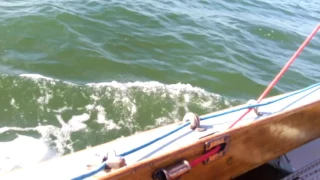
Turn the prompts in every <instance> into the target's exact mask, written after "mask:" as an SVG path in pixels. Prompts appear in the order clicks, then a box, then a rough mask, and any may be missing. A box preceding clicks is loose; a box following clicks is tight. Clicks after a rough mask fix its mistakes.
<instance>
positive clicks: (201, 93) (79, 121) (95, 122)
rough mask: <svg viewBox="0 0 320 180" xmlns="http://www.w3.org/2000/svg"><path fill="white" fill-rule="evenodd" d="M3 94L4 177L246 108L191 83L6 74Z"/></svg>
mask: <svg viewBox="0 0 320 180" xmlns="http://www.w3.org/2000/svg"><path fill="white" fill-rule="evenodd" d="M0 91H2V92H0V93H1V94H7V96H5V97H3V99H2V104H1V105H2V106H3V108H2V109H0V113H1V114H2V121H1V127H2V128H0V134H1V136H0V141H1V148H0V150H1V153H2V154H5V156H2V157H3V158H5V159H4V160H1V162H6V163H3V164H1V167H0V172H1V171H6V170H9V169H12V168H14V167H18V166H22V165H24V164H28V163H33V162H35V161H42V160H43V159H45V158H50V157H54V156H61V155H65V154H69V153H72V152H74V151H78V150H81V149H85V148H88V147H91V146H95V145H98V144H101V143H105V142H108V141H111V140H114V139H116V138H119V137H121V136H128V135H131V134H134V133H136V132H139V131H144V130H147V129H151V128H154V127H158V126H161V125H165V124H169V123H173V122H176V121H180V120H181V119H182V117H183V115H184V114H185V112H187V111H193V112H197V113H199V114H205V113H209V112H212V111H216V110H219V109H224V108H227V107H230V106H233V105H236V104H239V103H240V102H237V101H235V100H230V99H228V98H224V97H222V96H220V95H217V94H214V93H209V92H207V91H205V90H204V89H201V88H199V87H193V86H192V85H190V84H181V83H177V84H169V85H168V84H163V83H160V82H155V81H150V82H126V83H122V82H116V81H112V82H105V83H89V84H75V83H70V82H64V81H59V80H56V79H54V78H49V77H45V76H42V75H38V74H22V75H20V76H19V77H14V76H8V75H3V76H1V77H0ZM24 147H27V149H26V148H24ZM28 148H30V149H28ZM10 149H15V150H17V151H19V152H15V151H12V150H11V151H10ZM22 149H26V150H24V151H22ZM32 150H33V151H32ZM7 161H10V162H9V163H8V162H7ZM6 165H7V166H6Z"/></svg>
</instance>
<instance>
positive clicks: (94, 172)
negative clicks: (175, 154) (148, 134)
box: [72, 83, 320, 180]
mask: <svg viewBox="0 0 320 180" xmlns="http://www.w3.org/2000/svg"><path fill="white" fill-rule="evenodd" d="M319 85H320V83H317V84H314V85H311V86H308V87H306V88H303V89H301V90H298V91H295V92H293V93H289V94H288V95H286V96H283V97H281V98H278V99H275V100H272V101H268V102H265V103H259V104H254V105H249V106H243V107H240V108H237V109H233V110H230V111H225V112H222V113H218V114H214V115H210V116H206V117H202V118H200V120H208V119H212V118H215V117H220V116H223V115H227V114H231V113H234V112H238V111H241V110H245V109H250V108H258V107H261V106H266V105H269V104H273V103H276V102H278V101H281V100H283V99H287V98H289V97H292V96H294V95H297V94H300V93H303V92H305V91H308V90H310V89H312V88H315V87H317V86H319ZM189 124H190V122H187V123H184V124H182V125H180V126H179V127H177V128H175V129H173V130H172V131H170V132H168V133H166V134H164V135H162V136H160V137H158V138H156V139H154V140H152V141H149V142H147V143H145V144H142V145H140V146H138V147H136V148H133V149H131V150H129V151H126V152H124V153H122V154H120V155H119V156H121V157H125V156H127V155H130V154H132V153H134V152H136V151H139V150H141V149H143V148H145V147H147V146H149V145H151V144H153V143H155V142H157V141H159V140H161V139H163V138H165V137H167V136H169V135H171V134H173V133H175V132H177V131H179V130H180V129H182V128H184V127H186V126H188V125H189ZM106 167H107V164H106V162H103V163H102V164H101V165H100V166H99V167H98V168H96V169H95V170H92V171H90V172H87V173H85V174H82V175H79V176H77V177H75V178H73V179H72V180H82V179H85V178H88V177H91V176H93V175H95V174H96V173H98V172H100V171H102V170H104V169H105V168H106Z"/></svg>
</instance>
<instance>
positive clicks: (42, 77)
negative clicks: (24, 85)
mask: <svg viewBox="0 0 320 180" xmlns="http://www.w3.org/2000/svg"><path fill="white" fill-rule="evenodd" d="M19 76H20V77H28V78H31V79H46V80H50V81H54V79H52V78H50V77H46V76H43V75H40V74H20V75H19Z"/></svg>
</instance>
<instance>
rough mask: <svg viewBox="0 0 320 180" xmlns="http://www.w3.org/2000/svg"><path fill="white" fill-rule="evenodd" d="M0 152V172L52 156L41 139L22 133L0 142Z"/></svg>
mask: <svg viewBox="0 0 320 180" xmlns="http://www.w3.org/2000/svg"><path fill="white" fill-rule="evenodd" d="M2 131H3V130H2ZM0 154H1V156H0V172H5V171H10V170H12V169H14V168H18V167H26V166H30V165H33V164H36V163H38V162H40V161H43V160H46V159H48V158H49V157H51V156H53V152H52V151H51V150H50V148H49V147H48V146H47V144H46V143H45V142H44V141H43V140H41V139H35V138H32V137H28V136H22V135H19V136H18V137H17V138H16V139H14V140H13V141H10V142H0Z"/></svg>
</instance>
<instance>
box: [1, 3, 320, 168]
mask: <svg viewBox="0 0 320 180" xmlns="http://www.w3.org/2000/svg"><path fill="white" fill-rule="evenodd" d="M319 17H320V2H319V1H317V0H309V1H298V0H291V1H289V0H285V1H276V0H258V1H238V0H229V1H210V0H195V1H184V0H175V1H164V0H159V1H154V0H149V1H140V0H137V1H129V0H123V1H113V0H111V1H104V0H87V1H84V0H63V1H62V0H55V1H52V0H43V1H39V0H31V1H21V0H16V1H1V2H0V115H1V116H0V154H1V155H0V156H1V157H0V171H5V170H10V169H11V168H13V167H16V166H23V165H25V164H28V163H26V162H29V161H38V160H39V159H41V158H42V156H44V154H46V156H47V154H48V152H50V153H49V154H50V155H49V156H60V155H64V154H68V153H71V152H75V151H78V150H81V149H85V148H87V147H90V146H95V145H98V144H101V143H105V142H108V141H111V140H114V139H116V138H119V137H121V136H128V135H131V134H134V133H136V132H141V131H144V130H147V129H151V128H155V127H159V126H161V125H165V124H169V123H173V122H176V121H180V120H181V119H182V117H183V115H184V114H185V113H186V112H187V111H193V112H196V113H198V114H204V113H209V112H212V111H216V110H220V109H224V108H227V107H231V106H234V105H238V104H241V103H245V102H246V101H248V100H249V99H256V98H257V97H258V96H259V95H260V94H261V93H262V91H263V90H264V88H266V86H267V85H268V84H269V83H270V82H271V80H272V79H273V78H274V76H275V75H276V74H277V73H278V72H279V71H280V70H281V68H282V67H283V65H284V64H285V63H286V62H287V60H288V59H289V58H290V57H291V56H292V55H293V53H294V52H295V51H296V49H297V48H298V47H299V46H300V44H301V43H302V42H303V41H304V39H305V38H306V37H307V36H308V34H309V33H310V32H311V31H312V30H313V28H314V27H315V26H316V25H317V24H318V23H319V22H320V21H319ZM319 59H320V34H318V35H317V36H315V37H314V39H313V40H312V41H311V42H310V43H309V44H308V46H307V47H306V49H305V50H304V51H303V52H302V53H301V55H300V56H299V58H298V59H297V60H296V61H295V62H294V63H293V64H292V66H291V67H290V69H289V70H288V72H286V74H285V75H284V76H283V78H282V79H281V80H280V81H279V83H278V84H277V85H276V87H275V88H274V89H273V91H272V92H271V94H270V95H276V94H280V93H285V92H289V91H293V90H297V89H300V88H303V87H306V86H308V85H311V84H313V83H316V82H319V80H320V73H319V69H320V63H319ZM40 147H43V148H42V149H45V150H44V151H40V150H41V148H40ZM21 148H30V153H29V154H28V159H26V156H22V155H21V157H19V161H18V162H17V161H14V162H12V161H11V162H10V163H7V160H8V158H7V157H11V156H17V154H18V153H17V152H16V151H15V150H13V149H17V150H18V151H19V150H20V151H21ZM38 150H39V151H38ZM4 159H6V163H1V162H5V161H4Z"/></svg>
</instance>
